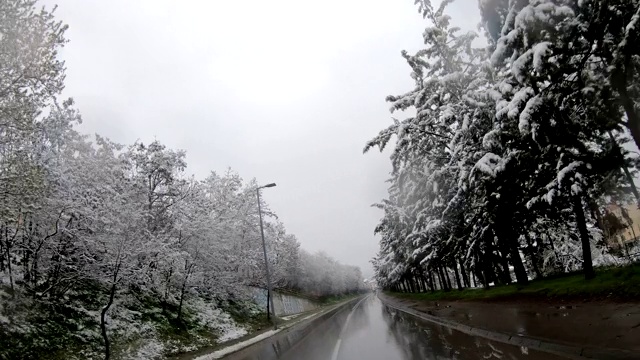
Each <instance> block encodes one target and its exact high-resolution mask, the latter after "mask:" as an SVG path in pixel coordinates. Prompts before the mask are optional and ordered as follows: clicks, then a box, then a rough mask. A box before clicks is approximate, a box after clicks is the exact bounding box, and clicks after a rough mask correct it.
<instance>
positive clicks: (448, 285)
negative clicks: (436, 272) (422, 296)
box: [440, 266, 451, 291]
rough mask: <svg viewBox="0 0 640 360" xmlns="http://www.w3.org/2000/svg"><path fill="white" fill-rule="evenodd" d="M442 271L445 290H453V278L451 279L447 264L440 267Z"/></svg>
mask: <svg viewBox="0 0 640 360" xmlns="http://www.w3.org/2000/svg"><path fill="white" fill-rule="evenodd" d="M440 272H442V281H443V282H444V290H445V291H449V290H451V279H449V274H447V268H446V267H445V266H441V267H440Z"/></svg>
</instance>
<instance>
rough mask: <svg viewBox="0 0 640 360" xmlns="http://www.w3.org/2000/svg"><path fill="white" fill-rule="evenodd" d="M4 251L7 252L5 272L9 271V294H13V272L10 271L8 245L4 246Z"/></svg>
mask: <svg viewBox="0 0 640 360" xmlns="http://www.w3.org/2000/svg"><path fill="white" fill-rule="evenodd" d="M5 250H6V252H7V270H9V285H10V286H11V293H12V294H13V293H14V289H13V271H12V270H11V251H10V247H9V244H6V246H5Z"/></svg>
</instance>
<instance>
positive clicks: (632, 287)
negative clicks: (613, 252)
mask: <svg viewBox="0 0 640 360" xmlns="http://www.w3.org/2000/svg"><path fill="white" fill-rule="evenodd" d="M389 294H390V295H393V296H395V297H400V298H407V299H414V300H426V301H433V300H498V299H509V298H523V297H527V298H547V299H548V298H571V299H575V298H585V299H604V298H614V299H623V300H625V299H639V298H640V265H638V264H635V265H630V266H626V267H613V268H602V269H599V270H597V271H596V278H595V279H592V280H585V279H584V276H583V275H582V274H570V275H566V276H560V277H554V278H547V279H540V280H533V281H531V282H530V283H529V285H526V286H520V285H517V284H512V285H503V286H496V287H492V288H489V289H464V290H462V291H460V290H455V289H454V290H451V291H435V292H427V293H417V294H411V293H398V292H393V293H389Z"/></svg>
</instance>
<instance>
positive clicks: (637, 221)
mask: <svg viewBox="0 0 640 360" xmlns="http://www.w3.org/2000/svg"><path fill="white" fill-rule="evenodd" d="M603 220H604V223H605V224H604V225H605V226H604V227H605V229H604V230H605V234H604V235H605V238H606V241H607V244H608V245H609V246H610V247H613V248H620V247H625V246H631V245H633V244H634V243H635V242H637V241H638V240H639V239H640V209H638V205H636V204H629V205H617V204H610V205H607V206H606V208H605V213H604V219H603Z"/></svg>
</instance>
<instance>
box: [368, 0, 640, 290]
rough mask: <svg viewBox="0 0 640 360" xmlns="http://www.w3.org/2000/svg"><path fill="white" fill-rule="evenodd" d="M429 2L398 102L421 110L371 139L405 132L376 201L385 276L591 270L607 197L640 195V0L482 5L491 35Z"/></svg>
mask: <svg viewBox="0 0 640 360" xmlns="http://www.w3.org/2000/svg"><path fill="white" fill-rule="evenodd" d="M416 3H417V4H418V6H419V11H420V13H421V14H422V16H423V17H424V19H425V20H426V21H427V22H428V23H429V26H428V27H427V28H426V30H425V32H424V34H423V36H424V43H425V47H424V48H423V49H421V50H419V51H418V52H416V53H415V54H409V53H407V52H403V53H402V56H403V57H404V58H405V60H406V61H407V63H408V64H409V66H410V67H411V77H412V79H414V80H415V88H414V89H413V90H411V91H409V92H408V93H406V94H402V95H399V96H389V97H388V98H387V100H388V101H389V102H390V103H391V104H392V105H391V111H392V112H404V111H406V112H405V114H408V115H409V116H407V117H406V118H405V119H404V120H402V121H400V120H395V121H394V124H393V125H391V126H390V127H388V128H387V129H384V130H383V131H381V132H380V134H379V135H378V136H377V137H376V138H374V139H372V140H371V141H370V142H369V143H368V144H367V146H366V147H365V152H366V151H367V150H369V149H370V148H372V147H375V146H377V147H379V148H380V149H381V150H382V149H384V147H385V146H386V145H387V144H388V143H389V141H390V140H391V139H392V138H393V137H395V138H396V142H395V147H394V149H393V152H392V155H391V161H392V164H393V171H392V174H391V175H392V177H391V179H390V183H391V186H390V188H389V197H388V198H387V199H385V200H383V201H382V202H381V203H380V204H377V205H376V206H378V207H379V208H381V209H382V210H383V211H384V217H383V218H382V220H381V222H380V223H379V225H378V226H377V228H376V229H375V231H376V233H378V234H379V235H380V236H381V241H380V251H379V254H378V255H377V257H376V258H375V259H374V266H375V270H376V273H377V281H378V283H379V284H380V285H381V286H383V287H385V288H389V289H395V290H403V291H426V290H428V289H450V288H453V287H460V288H462V287H465V286H466V287H468V286H475V285H477V286H481V285H483V286H485V287H486V286H489V284H493V283H495V284H507V283H510V282H511V281H513V280H512V274H513V275H515V278H516V280H517V282H518V283H519V284H526V283H527V282H528V280H529V279H530V278H531V277H542V276H545V275H547V274H550V273H557V272H565V271H571V270H576V269H582V270H583V271H584V274H585V277H586V278H587V279H589V278H592V277H594V276H595V273H594V270H593V262H594V256H595V257H596V261H597V262H603V261H604V259H605V258H606V257H607V256H608V255H607V254H606V251H607V249H606V246H605V243H604V242H603V237H602V233H603V230H604V227H605V224H604V223H603V221H602V219H603V213H602V211H601V209H602V208H603V205H604V204H606V203H609V202H617V201H622V202H624V201H629V200H630V197H631V196H632V195H633V196H635V198H633V197H631V200H635V201H638V192H637V190H636V189H635V186H634V183H633V177H634V176H635V174H636V171H637V164H638V162H637V158H635V157H633V156H632V154H630V153H629V152H628V151H627V150H626V149H625V148H623V147H622V144H624V143H625V142H626V141H627V134H628V133H631V134H632V136H633V138H634V139H635V142H636V144H640V136H639V134H640V119H639V118H638V114H637V111H638V110H637V109H638V107H637V106H638V105H637V104H638V103H639V101H640V82H639V81H638V80H639V75H638V74H639V71H640V57H639V56H638V55H639V50H640V46H639V44H640V43H639V42H638V40H639V39H638V34H639V31H638V30H639V29H638V26H639V24H638V22H639V17H640V2H638V1H634V0H623V1H604V0H603V1H600V0H584V1H573V0H566V1H565V0H561V1H556V0H554V1H550V0H536V1H527V0H483V1H480V2H479V9H480V13H481V16H482V23H481V28H482V30H483V32H484V38H479V35H478V34H476V33H475V32H464V31H461V30H460V29H459V28H457V27H455V26H453V25H452V24H451V22H452V19H451V18H450V17H449V16H448V15H446V14H445V9H446V6H447V5H448V4H449V3H451V1H448V0H444V1H442V4H441V6H439V7H437V8H436V7H433V6H432V4H431V3H430V2H429V0H419V1H417V2H416ZM458 20H459V21H463V20H462V19H458ZM487 43H488V45H486V46H478V45H482V44H487ZM609 258H611V257H610V256H609ZM452 279H455V282H453V280H452ZM476 282H477V284H476Z"/></svg>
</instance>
